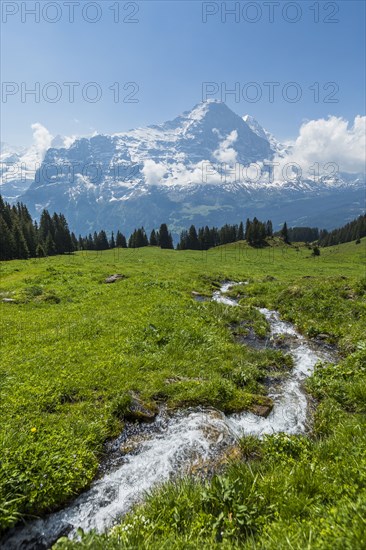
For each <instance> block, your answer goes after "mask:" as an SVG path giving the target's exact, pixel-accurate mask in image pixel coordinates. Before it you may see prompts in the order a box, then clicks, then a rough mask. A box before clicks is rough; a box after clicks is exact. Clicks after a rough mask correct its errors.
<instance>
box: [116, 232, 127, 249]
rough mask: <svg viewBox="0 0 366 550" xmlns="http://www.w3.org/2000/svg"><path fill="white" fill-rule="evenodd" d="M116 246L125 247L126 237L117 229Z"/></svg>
mask: <svg viewBox="0 0 366 550" xmlns="http://www.w3.org/2000/svg"><path fill="white" fill-rule="evenodd" d="M116 247H117V248H127V242H126V237H125V236H124V235H123V234H122V233H121V232H120V231H119V230H118V231H117V235H116Z"/></svg>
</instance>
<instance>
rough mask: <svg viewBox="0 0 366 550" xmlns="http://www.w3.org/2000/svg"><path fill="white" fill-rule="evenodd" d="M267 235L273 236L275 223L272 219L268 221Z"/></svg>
mask: <svg viewBox="0 0 366 550" xmlns="http://www.w3.org/2000/svg"><path fill="white" fill-rule="evenodd" d="M266 236H267V237H272V236H273V225H272V222H271V220H267V223H266Z"/></svg>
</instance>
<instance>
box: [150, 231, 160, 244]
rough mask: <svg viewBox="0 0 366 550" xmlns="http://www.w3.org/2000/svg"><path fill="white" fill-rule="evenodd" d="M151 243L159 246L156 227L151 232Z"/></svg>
mask: <svg viewBox="0 0 366 550" xmlns="http://www.w3.org/2000/svg"><path fill="white" fill-rule="evenodd" d="M149 243H150V246H158V239H157V238H156V231H155V229H153V230H152V231H151V233H150V239H149Z"/></svg>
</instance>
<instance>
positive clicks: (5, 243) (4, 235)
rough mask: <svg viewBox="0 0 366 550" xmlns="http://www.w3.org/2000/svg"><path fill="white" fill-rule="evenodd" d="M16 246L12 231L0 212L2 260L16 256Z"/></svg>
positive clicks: (0, 254) (0, 255)
mask: <svg viewBox="0 0 366 550" xmlns="http://www.w3.org/2000/svg"><path fill="white" fill-rule="evenodd" d="M15 254H16V247H15V240H14V237H13V234H12V232H11V231H10V229H9V227H8V226H7V224H6V223H5V220H4V219H3V217H2V215H1V214H0V260H12V259H13V258H15V257H16V256H15Z"/></svg>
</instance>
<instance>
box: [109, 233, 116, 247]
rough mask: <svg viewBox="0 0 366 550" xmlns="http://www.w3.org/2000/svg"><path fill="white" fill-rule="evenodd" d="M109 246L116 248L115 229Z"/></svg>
mask: <svg viewBox="0 0 366 550" xmlns="http://www.w3.org/2000/svg"><path fill="white" fill-rule="evenodd" d="M109 248H116V243H115V240H114V234H113V231H112V235H111V240H110V241H109Z"/></svg>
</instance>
